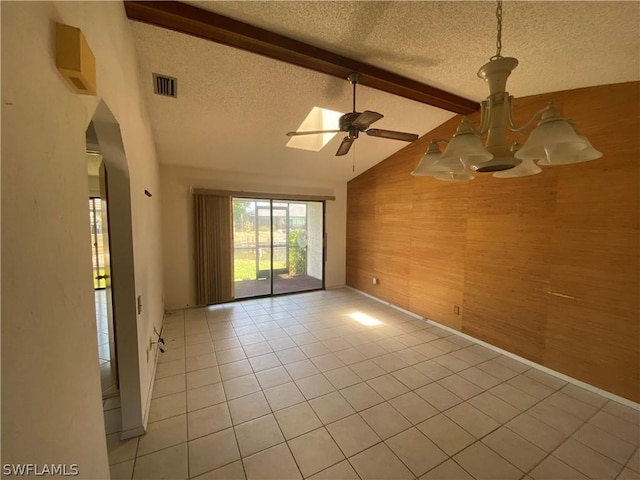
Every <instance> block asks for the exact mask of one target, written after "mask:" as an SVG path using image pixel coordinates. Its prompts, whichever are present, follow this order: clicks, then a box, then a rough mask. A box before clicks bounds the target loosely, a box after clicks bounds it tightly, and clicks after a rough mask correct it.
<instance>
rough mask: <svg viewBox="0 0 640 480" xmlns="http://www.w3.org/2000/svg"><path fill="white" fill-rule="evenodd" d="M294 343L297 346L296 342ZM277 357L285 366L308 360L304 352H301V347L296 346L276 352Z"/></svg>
mask: <svg viewBox="0 0 640 480" xmlns="http://www.w3.org/2000/svg"><path fill="white" fill-rule="evenodd" d="M292 343H293V344H294V345H295V342H293V341H292ZM276 355H277V356H278V359H279V360H280V362H281V363H282V364H283V365H290V364H292V363H296V362H302V361H304V360H307V356H306V355H305V354H304V352H303V351H302V350H300V348H299V347H295V346H294V347H293V348H287V349H285V350H278V351H276Z"/></svg>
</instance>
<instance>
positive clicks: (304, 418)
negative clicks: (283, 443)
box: [274, 402, 322, 440]
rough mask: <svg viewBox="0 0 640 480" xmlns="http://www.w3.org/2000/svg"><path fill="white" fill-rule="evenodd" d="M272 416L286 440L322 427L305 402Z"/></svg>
mask: <svg viewBox="0 0 640 480" xmlns="http://www.w3.org/2000/svg"><path fill="white" fill-rule="evenodd" d="M274 415H275V417H276V420H277V421H278V424H279V425H280V429H281V430H282V433H283V434H284V436H285V438H286V439H287V440H290V439H292V438H294V437H297V436H299V435H302V434H303V433H307V432H310V431H311V430H315V429H316V428H320V427H321V426H322V422H320V420H319V419H318V417H317V416H316V414H315V412H314V411H313V409H312V408H311V406H310V405H309V403H307V402H304V403H299V404H297V405H293V406H292V407H288V408H284V409H282V410H278V411H277V412H275V414H274Z"/></svg>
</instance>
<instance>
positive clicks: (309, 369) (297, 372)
mask: <svg viewBox="0 0 640 480" xmlns="http://www.w3.org/2000/svg"><path fill="white" fill-rule="evenodd" d="M284 368H286V369H287V372H289V375H290V376H291V378H293V379H294V380H300V379H301V378H305V377H310V376H311V375H317V374H318V373H320V370H318V369H317V368H316V366H315V365H314V364H313V363H312V362H311V360H309V359H306V360H301V361H299V362H294V363H289V364H287V365H285V366H284Z"/></svg>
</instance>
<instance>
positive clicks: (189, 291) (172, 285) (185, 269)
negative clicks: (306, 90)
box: [160, 159, 347, 309]
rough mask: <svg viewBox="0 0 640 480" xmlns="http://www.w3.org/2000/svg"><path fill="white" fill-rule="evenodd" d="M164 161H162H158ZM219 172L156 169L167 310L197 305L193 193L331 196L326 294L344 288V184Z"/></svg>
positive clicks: (328, 207)
mask: <svg viewBox="0 0 640 480" xmlns="http://www.w3.org/2000/svg"><path fill="white" fill-rule="evenodd" d="M161 160H162V159H161ZM280 173H281V174H280V175H277V176H275V175H274V176H273V177H265V176H260V175H251V174H239V173H230V172H220V171H216V170H213V169H198V168H185V167H176V166H169V165H161V166H160V183H161V189H162V243H163V247H164V262H163V265H164V298H165V305H166V307H167V308H168V309H177V308H184V307H188V306H193V305H194V304H195V280H194V277H195V273H194V271H195V270H194V257H193V255H194V249H193V244H194V240H193V202H192V195H191V189H192V188H209V189H220V190H234V191H247V192H264V193H283V194H285V193H288V194H307V195H334V196H335V197H336V199H335V201H331V200H330V201H327V207H326V230H327V236H328V238H327V266H326V273H325V284H326V287H327V288H332V287H339V286H343V285H344V284H345V251H346V245H345V239H346V213H347V186H346V184H326V183H317V182H313V181H309V180H296V179H291V178H287V177H286V175H285V173H284V172H280Z"/></svg>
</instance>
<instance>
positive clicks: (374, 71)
mask: <svg viewBox="0 0 640 480" xmlns="http://www.w3.org/2000/svg"><path fill="white" fill-rule="evenodd" d="M124 7H125V11H126V14H127V17H128V18H129V19H131V20H136V21H139V22H143V23H148V24H151V25H155V26H158V27H163V28H167V29H170V30H174V31H176V32H180V33H185V34H187V35H193V36H195V37H199V38H204V39H206V40H210V41H212V42H216V43H221V44H223V45H228V46H230V47H235V48H239V49H242V50H246V51H248V52H252V53H256V54H258V55H264V56H266V57H269V58H274V59H276V60H281V61H283V62H287V63H291V64H293V65H297V66H299V67H304V68H308V69H311V70H315V71H317V72H321V73H325V74H327V75H333V76H335V77H339V78H343V79H346V78H347V77H348V76H349V74H351V73H353V72H357V73H359V74H360V79H359V83H360V84H361V85H366V86H368V87H371V88H375V89H377V90H381V91H384V92H388V93H392V94H394V95H398V96H401V97H405V98H408V99H410V100H414V101H416V102H420V103H425V104H427V105H432V106H434V107H438V108H442V109H444V110H448V111H450V112H454V113H459V114H463V115H468V114H470V113H473V112H476V111H478V110H479V109H480V105H479V104H478V103H477V102H474V101H472V100H468V99H466V98H462V97H459V96H457V95H454V94H452V93H449V92H445V91H444V90H440V89H438V88H435V87H431V86H429V85H425V84H423V83H420V82H417V81H415V80H411V79H409V78H406V77H403V76H401V75H397V74H395V73H392V72H389V71H387V70H383V69H381V68H378V67H375V66H373V65H369V64H366V63H362V62H359V61H358V60H354V59H352V58H348V57H344V56H342V55H338V54H336V53H333V52H330V51H328V50H323V49H321V48H318V47H314V46H313V45H309V44H308V43H303V42H300V41H298V40H294V39H292V38H289V37H285V36H283V35H279V34H277V33H273V32H270V31H268V30H264V29H262V28H258V27H254V26H253V25H249V24H247V23H243V22H240V21H238V20H234V19H232V18H229V17H225V16H222V15H219V14H217V13H213V12H210V11H208V10H203V9H201V8H197V7H194V6H191V5H187V4H185V3H181V2H173V1H167V2H165V1H125V2H124Z"/></svg>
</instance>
